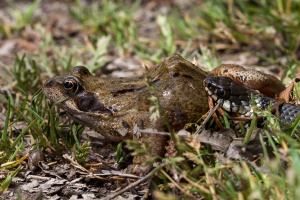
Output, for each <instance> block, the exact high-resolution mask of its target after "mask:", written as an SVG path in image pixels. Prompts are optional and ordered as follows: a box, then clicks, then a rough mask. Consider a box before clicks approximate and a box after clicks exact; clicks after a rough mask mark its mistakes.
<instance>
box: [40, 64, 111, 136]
mask: <svg viewBox="0 0 300 200" xmlns="http://www.w3.org/2000/svg"><path fill="white" fill-rule="evenodd" d="M95 80H96V79H95V77H94V76H93V75H92V74H91V73H90V72H89V70H88V69H87V68H86V67H83V66H78V67H75V68H73V70H72V71H71V72H70V75H68V76H55V77H53V78H51V79H49V80H48V81H47V82H46V83H45V84H44V85H43V91H44V93H45V95H46V97H47V98H48V99H50V100H51V101H53V102H54V103H56V104H57V106H58V107H59V108H61V109H62V110H64V111H66V112H67V113H68V114H69V115H70V116H71V117H72V118H73V119H75V121H77V122H78V123H80V124H83V125H86V126H89V127H91V128H94V129H96V130H97V127H98V123H97V121H98V122H99V119H101V118H103V119H104V118H107V117H109V116H111V115H112V111H111V110H109V109H107V108H106V107H105V106H104V105H103V104H102V103H101V100H100V98H99V96H97V95H96V93H94V92H93V89H92V87H93V84H92V82H93V81H95Z"/></svg>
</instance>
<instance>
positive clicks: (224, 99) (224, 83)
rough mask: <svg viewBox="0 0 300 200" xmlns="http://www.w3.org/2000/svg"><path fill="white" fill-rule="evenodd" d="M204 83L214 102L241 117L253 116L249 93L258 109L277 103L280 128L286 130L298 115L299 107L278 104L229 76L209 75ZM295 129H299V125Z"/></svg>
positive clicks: (299, 112) (299, 113)
mask: <svg viewBox="0 0 300 200" xmlns="http://www.w3.org/2000/svg"><path fill="white" fill-rule="evenodd" d="M204 85H205V90H206V92H207V93H208V95H209V96H210V97H212V99H213V101H214V102H220V106H221V107H222V108H223V109H224V110H226V111H227V112H232V113H238V114H239V115H240V116H241V117H252V116H253V109H252V106H251V103H252V100H251V94H252V96H253V100H254V102H255V104H256V105H257V107H258V109H261V110H265V109H267V108H268V106H269V105H270V104H272V105H276V104H277V105H279V106H278V108H277V110H278V113H279V118H280V121H281V126H282V130H286V126H291V125H292V124H293V123H294V121H295V120H296V118H297V117H298V116H299V115H300V107H297V106H294V105H292V104H288V103H282V104H278V101H277V100H275V99H273V98H269V97H267V96H265V95H262V94H260V93H257V92H256V91H254V90H251V89H248V88H246V87H244V86H242V85H240V84H237V83H235V82H234V81H233V80H231V79H230V78H229V77H225V76H210V77H207V78H206V79H205V80H204ZM274 114H275V111H274ZM297 129H298V130H300V126H298V127H297Z"/></svg>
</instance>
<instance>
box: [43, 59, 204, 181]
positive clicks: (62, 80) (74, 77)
mask: <svg viewBox="0 0 300 200" xmlns="http://www.w3.org/2000/svg"><path fill="white" fill-rule="evenodd" d="M206 76H207V72H205V71H203V70H202V69H200V68H199V67H198V66H196V65H194V64H193V63H191V62H190V61H188V60H185V59H184V58H183V57H181V56H180V55H178V54H176V55H173V56H171V57H168V58H166V59H165V60H164V61H163V62H162V63H161V64H159V65H157V66H156V67H153V68H151V69H149V70H148V71H147V72H146V73H145V74H144V75H141V76H137V77H97V76H94V75H92V73H91V72H90V71H89V70H88V69H87V68H86V67H84V66H77V67H74V68H73V69H72V70H71V71H70V73H69V75H66V76H55V77H53V78H50V79H49V80H47V81H46V83H44V85H43V92H44V94H45V96H46V97H47V98H48V99H50V100H51V101H52V102H55V103H57V106H58V107H59V108H60V109H62V110H64V111H65V112H66V113H67V114H68V115H69V116H70V118H72V119H73V120H74V121H76V122H77V123H79V124H82V125H84V126H87V127H90V128H92V129H94V130H96V131H97V132H99V133H100V134H102V135H103V136H104V137H105V139H106V140H107V141H110V142H112V143H119V142H122V141H126V140H133V141H137V142H140V143H141V144H143V143H148V145H149V147H150V149H151V151H149V153H147V154H145V155H137V156H134V157H133V161H132V167H131V172H132V173H133V174H137V175H145V174H147V173H148V172H149V171H150V170H151V169H152V166H151V165H150V166H149V165H143V163H144V162H145V161H146V160H148V159H150V158H151V157H153V156H157V155H159V156H163V155H164V152H165V147H166V144H167V140H168V138H167V136H164V135H159V134H150V133H148V134H146V133H139V134H138V133H137V131H136V130H137V128H138V129H139V130H143V129H152V130H155V131H159V132H164V131H168V128H167V126H166V124H165V122H164V120H163V117H162V115H160V116H159V117H158V118H157V119H156V120H153V119H151V115H152V114H153V113H152V112H151V111H150V108H151V107H152V106H153V105H154V104H153V102H152V101H151V100H150V97H151V96H153V95H154V96H156V98H157V99H158V101H159V104H160V106H161V108H162V110H163V112H164V114H165V116H166V117H167V118H168V120H169V124H170V126H171V128H172V129H173V130H174V131H178V130H180V129H182V128H184V126H185V125H186V124H187V123H195V122H197V121H198V120H199V119H200V118H201V117H202V116H203V115H204V114H205V113H207V111H208V110H209V107H208V102H207V98H208V96H207V93H206V92H205V88H204V84H203V80H204V79H205V78H206ZM147 77H148V82H147ZM149 77H150V78H149ZM149 84H150V85H152V86H154V88H155V92H153V90H151V88H150V87H149Z"/></svg>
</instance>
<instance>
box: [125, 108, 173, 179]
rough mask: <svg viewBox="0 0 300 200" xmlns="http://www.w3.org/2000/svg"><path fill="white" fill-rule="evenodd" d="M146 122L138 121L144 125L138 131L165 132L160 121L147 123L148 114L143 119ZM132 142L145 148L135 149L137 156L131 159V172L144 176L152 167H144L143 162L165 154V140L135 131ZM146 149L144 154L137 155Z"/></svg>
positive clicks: (156, 135)
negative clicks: (146, 129)
mask: <svg viewBox="0 0 300 200" xmlns="http://www.w3.org/2000/svg"><path fill="white" fill-rule="evenodd" d="M145 120H148V123H147V122H146V123H145V122H142V121H143V120H142V119H140V122H142V123H140V124H144V125H142V126H140V127H138V129H145V128H150V129H152V127H155V128H153V131H165V125H164V123H163V120H162V119H158V120H157V121H153V122H149V113H148V117H147V118H146V119H145ZM133 141H134V142H138V143H140V145H143V146H145V147H146V148H141V149H135V151H136V153H137V154H138V155H135V156H134V158H133V163H132V168H131V172H132V173H134V174H136V175H141V176H144V175H146V174H147V173H149V172H150V170H151V169H152V165H145V162H146V161H147V160H149V159H150V158H152V157H154V156H163V155H164V153H165V147H166V142H167V138H166V136H164V135H158V134H155V133H140V132H139V131H136V132H135V133H134V134H133ZM145 149H146V152H145V154H142V155H139V154H140V152H141V151H144V150H145Z"/></svg>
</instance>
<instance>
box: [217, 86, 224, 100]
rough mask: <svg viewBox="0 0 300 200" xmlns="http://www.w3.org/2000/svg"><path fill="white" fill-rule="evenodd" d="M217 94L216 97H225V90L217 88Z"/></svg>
mask: <svg viewBox="0 0 300 200" xmlns="http://www.w3.org/2000/svg"><path fill="white" fill-rule="evenodd" d="M217 95H218V97H221V98H222V97H225V96H226V91H225V90H224V89H222V88H221V89H218V91H217Z"/></svg>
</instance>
